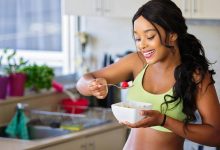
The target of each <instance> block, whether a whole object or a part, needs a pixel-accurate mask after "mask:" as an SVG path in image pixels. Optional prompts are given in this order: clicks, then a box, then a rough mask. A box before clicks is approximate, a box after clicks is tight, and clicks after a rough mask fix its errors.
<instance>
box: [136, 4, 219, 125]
mask: <svg viewBox="0 0 220 150" xmlns="http://www.w3.org/2000/svg"><path fill="white" fill-rule="evenodd" d="M140 16H143V17H144V18H145V19H146V20H148V21H149V22H150V23H151V24H152V25H153V26H154V27H155V28H156V26H155V24H157V25H159V26H161V27H162V28H163V29H164V30H165V31H166V38H167V34H168V33H171V32H174V33H177V35H178V39H177V41H178V46H179V50H180V56H181V64H180V65H178V66H177V67H176V68H175V71H174V77H175V80H176V82H175V84H174V86H173V95H165V96H164V103H163V104H162V105H164V104H165V105H166V106H167V108H168V104H169V103H172V102H177V104H179V103H180V101H183V110H182V111H183V113H184V114H185V115H186V119H185V120H184V122H185V125H187V124H188V123H189V122H190V121H195V120H196V116H195V111H196V101H195V97H196V92H197V85H198V84H199V83H201V82H202V80H203V79H204V76H205V74H206V73H207V72H209V73H210V74H211V75H213V74H214V73H215V72H214V70H209V65H210V62H209V61H208V60H207V58H206V57H205V52H204V49H203V46H202V44H201V42H200V41H199V40H198V39H197V38H196V37H195V36H194V35H192V34H189V33H188V32H187V26H186V23H185V19H184V17H183V16H182V12H181V10H180V9H179V8H178V7H177V6H176V4H175V3H173V2H172V1H171V0H150V1H149V2H147V3H146V4H144V5H143V6H142V7H140V8H139V9H138V11H137V12H136V14H135V15H134V17H133V19H132V23H133V26H134V21H135V20H136V19H137V18H138V17H140ZM156 30H157V32H158V34H159V36H160V39H161V35H160V33H159V31H158V29H157V28H156ZM161 41H162V39H161ZM165 41H167V40H166V39H165ZM162 43H163V42H162ZM165 46H166V47H168V48H171V47H172V46H169V45H168V44H167V43H165ZM194 73H199V75H201V80H199V81H198V82H197V81H195V80H193V79H194V78H193V74H194ZM210 84H214V80H213V78H212V81H211V83H210ZM168 97H169V98H170V97H171V98H172V100H167V98H168ZM162 105H161V111H162V108H163V107H162Z"/></svg>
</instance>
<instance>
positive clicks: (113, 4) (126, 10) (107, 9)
mask: <svg viewBox="0 0 220 150" xmlns="http://www.w3.org/2000/svg"><path fill="white" fill-rule="evenodd" d="M146 2H147V0H129V1H128V0H63V4H62V5H63V7H62V8H63V13H64V14H66V15H83V16H109V17H129V18H131V17H133V15H134V13H135V12H136V11H137V10H138V8H139V7H140V6H141V5H143V4H144V3H146Z"/></svg>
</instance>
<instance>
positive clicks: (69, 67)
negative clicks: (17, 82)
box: [0, 0, 76, 75]
mask: <svg viewBox="0 0 220 150" xmlns="http://www.w3.org/2000/svg"><path fill="white" fill-rule="evenodd" d="M61 3H62V0H16V1H14V0H1V1H0V49H3V48H11V49H16V50H17V54H18V55H17V56H18V57H23V58H24V59H26V60H29V62H30V63H37V64H47V65H48V66H51V67H53V68H54V69H55V74H56V75H61V74H67V73H73V72H74V62H71V60H74V59H73V57H74V42H70V41H74V36H73V35H74V33H75V29H76V27H75V23H76V17H74V16H64V15H62V7H61V6H62V5H61Z"/></svg>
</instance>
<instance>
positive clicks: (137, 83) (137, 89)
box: [127, 65, 186, 132]
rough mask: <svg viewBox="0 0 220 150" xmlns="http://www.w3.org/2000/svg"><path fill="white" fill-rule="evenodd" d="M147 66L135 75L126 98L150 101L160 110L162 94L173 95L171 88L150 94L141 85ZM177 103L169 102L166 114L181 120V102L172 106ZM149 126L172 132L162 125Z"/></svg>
mask: <svg viewBox="0 0 220 150" xmlns="http://www.w3.org/2000/svg"><path fill="white" fill-rule="evenodd" d="M147 67H148V65H146V66H145V67H144V68H143V69H142V71H141V72H140V73H139V74H138V75H137V77H136V78H135V80H134V81H133V85H134V86H133V87H131V88H129V89H128V93H127V100H130V101H137V102H147V103H152V105H153V110H158V111H160V112H161V104H162V103H163V102H164V96H165V95H167V94H168V95H173V89H172V88H171V89H170V90H169V91H167V92H165V93H163V94H152V93H149V92H147V91H146V90H145V89H144V88H143V85H142V80H143V77H144V73H145V70H146V69H147ZM166 100H169V97H167V98H166ZM177 103H178V101H175V102H173V103H169V105H168V109H167V111H166V115H167V116H169V117H172V118H174V119H177V120H179V121H183V120H184V119H185V118H186V115H185V114H184V113H183V112H182V109H183V102H182V101H181V102H180V103H179V104H178V105H177V106H176V107H174V106H175V105H176V104H177ZM164 108H166V105H162V109H164ZM170 108H171V109H170ZM151 128H153V129H155V130H159V131H164V132H172V131H170V130H168V129H167V128H164V127H162V126H153V127H151Z"/></svg>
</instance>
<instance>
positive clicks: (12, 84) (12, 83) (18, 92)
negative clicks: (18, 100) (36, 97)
mask: <svg viewBox="0 0 220 150" xmlns="http://www.w3.org/2000/svg"><path fill="white" fill-rule="evenodd" d="M25 81H26V75H25V74H24V73H13V74H11V75H10V76H9V86H8V90H9V96H23V95H24V90H25Z"/></svg>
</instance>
